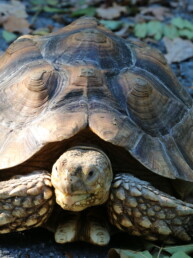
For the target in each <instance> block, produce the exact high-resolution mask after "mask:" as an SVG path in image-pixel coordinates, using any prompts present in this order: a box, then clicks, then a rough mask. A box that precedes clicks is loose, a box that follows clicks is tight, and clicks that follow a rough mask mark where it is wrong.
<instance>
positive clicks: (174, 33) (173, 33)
mask: <svg viewBox="0 0 193 258" xmlns="http://www.w3.org/2000/svg"><path fill="white" fill-rule="evenodd" d="M163 34H164V36H166V37H167V38H169V39H175V38H177V37H179V31H178V30H177V28H176V27H175V26H174V25H172V24H164V26H163Z"/></svg>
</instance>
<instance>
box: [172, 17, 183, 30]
mask: <svg viewBox="0 0 193 258" xmlns="http://www.w3.org/2000/svg"><path fill="white" fill-rule="evenodd" d="M171 24H173V25H175V26H176V27H177V28H179V29H183V28H184V19H182V18H181V17H175V18H173V19H172V20H171Z"/></svg>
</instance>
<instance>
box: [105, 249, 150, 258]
mask: <svg viewBox="0 0 193 258" xmlns="http://www.w3.org/2000/svg"><path fill="white" fill-rule="evenodd" d="M108 258H153V256H152V255H151V254H150V252H149V251H147V250H146V251H143V252H140V251H133V250H124V249H114V248H111V249H110V250H109V252H108Z"/></svg>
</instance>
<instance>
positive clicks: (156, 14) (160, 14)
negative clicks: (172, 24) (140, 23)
mask: <svg viewBox="0 0 193 258" xmlns="http://www.w3.org/2000/svg"><path fill="white" fill-rule="evenodd" d="M140 14H141V15H145V16H147V15H148V16H149V17H153V18H156V20H159V21H163V20H164V18H165V17H169V16H171V11H170V9H169V8H166V7H162V6H151V7H145V8H144V7H143V8H141V12H140Z"/></svg>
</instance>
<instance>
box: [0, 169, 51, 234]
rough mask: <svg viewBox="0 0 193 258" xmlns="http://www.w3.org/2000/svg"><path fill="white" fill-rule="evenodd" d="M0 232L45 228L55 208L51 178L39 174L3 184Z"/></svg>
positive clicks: (45, 174)
mask: <svg viewBox="0 0 193 258" xmlns="http://www.w3.org/2000/svg"><path fill="white" fill-rule="evenodd" d="M0 189H1V190H0V233H2V234H3V233H9V232H12V231H22V230H26V229H29V228H32V227H38V226H40V225H42V224H43V223H44V222H45V221H46V220H47V218H48V217H49V215H50V212H51V211H52V208H53V205H54V199H53V197H54V194H53V190H52V185H51V181H50V175H49V174H48V173H47V172H44V171H36V172H33V173H31V174H28V175H19V176H15V177H13V178H11V179H9V180H7V181H1V182H0Z"/></svg>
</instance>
